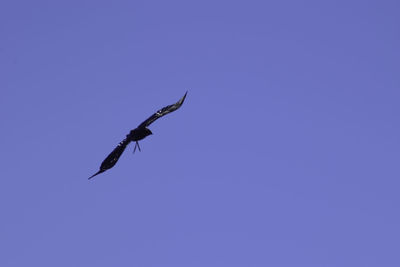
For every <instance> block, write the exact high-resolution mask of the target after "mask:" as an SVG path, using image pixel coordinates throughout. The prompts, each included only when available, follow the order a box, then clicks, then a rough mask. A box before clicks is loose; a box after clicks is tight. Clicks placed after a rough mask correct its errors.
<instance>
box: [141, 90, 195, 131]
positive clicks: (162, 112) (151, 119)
mask: <svg viewBox="0 0 400 267" xmlns="http://www.w3.org/2000/svg"><path fill="white" fill-rule="evenodd" d="M186 94H187V91H186V93H185V95H184V96H183V97H182V98H181V99H179V101H178V102H176V103H175V104H172V105H169V106H166V107H163V108H162V109H160V110H158V111H157V112H156V113H154V114H153V115H151V116H150V117H149V118H148V119H147V120H145V121H144V122H142V123H141V124H140V125H139V126H138V128H142V127H148V126H149V125H150V124H152V123H153V122H154V121H155V120H157V119H159V118H161V117H162V116H165V115H167V114H168V113H171V112H172V111H175V110H177V109H178V108H180V107H181V106H182V104H183V101H185V98H186Z"/></svg>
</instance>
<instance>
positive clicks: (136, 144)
mask: <svg viewBox="0 0 400 267" xmlns="http://www.w3.org/2000/svg"><path fill="white" fill-rule="evenodd" d="M136 147H137V148H138V149H139V152H142V150H140V146H139V142H138V141H136V143H135V148H134V149H133V153H135V151H136Z"/></svg>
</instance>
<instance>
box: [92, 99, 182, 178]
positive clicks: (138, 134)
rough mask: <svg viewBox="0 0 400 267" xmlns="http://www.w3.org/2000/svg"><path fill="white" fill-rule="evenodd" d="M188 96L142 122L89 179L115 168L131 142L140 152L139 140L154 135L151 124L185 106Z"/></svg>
mask: <svg viewBox="0 0 400 267" xmlns="http://www.w3.org/2000/svg"><path fill="white" fill-rule="evenodd" d="M186 94H187V92H186V93H185V95H184V96H183V97H182V98H181V99H179V101H178V102H176V103H175V104H172V105H168V106H166V107H163V108H162V109H160V110H158V111H157V112H156V113H154V114H153V115H151V116H150V117H149V118H148V119H147V120H145V121H144V122H142V123H141V124H140V125H139V126H138V127H137V128H135V129H133V130H131V131H130V132H129V134H127V135H126V138H125V139H124V140H122V141H121V142H120V143H119V144H118V145H117V147H116V148H114V150H113V151H112V152H111V153H110V154H109V155H108V156H107V158H106V159H105V160H104V161H103V162H102V163H101V165H100V170H99V171H98V172H96V173H95V174H93V175H92V176H90V177H89V179H91V178H93V177H95V176H96V175H98V174H100V173H102V172H105V171H106V170H108V169H111V168H112V167H114V165H115V164H116V163H117V161H118V159H119V157H120V156H121V155H122V153H123V152H124V150H125V148H126V147H127V145H128V144H129V143H130V142H135V148H134V149H133V152H135V151H136V147H137V148H138V149H139V151H141V150H140V146H139V140H142V139H144V138H145V137H146V136H148V135H151V134H153V133H152V132H151V131H150V129H149V128H147V127H148V126H149V125H150V124H152V123H153V122H154V121H156V120H157V119H159V118H161V117H162V116H164V115H167V114H168V113H171V112H173V111H175V110H177V109H178V108H180V107H181V106H182V104H183V101H185V98H186Z"/></svg>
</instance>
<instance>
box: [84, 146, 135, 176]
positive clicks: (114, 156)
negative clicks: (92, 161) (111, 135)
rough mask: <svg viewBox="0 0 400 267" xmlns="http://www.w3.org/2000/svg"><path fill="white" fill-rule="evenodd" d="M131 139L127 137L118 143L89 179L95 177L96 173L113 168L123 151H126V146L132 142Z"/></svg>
mask: <svg viewBox="0 0 400 267" xmlns="http://www.w3.org/2000/svg"><path fill="white" fill-rule="evenodd" d="M130 142H131V141H130V140H128V138H125V139H124V140H123V141H122V142H121V143H119V144H118V145H117V147H116V148H114V150H113V151H112V152H111V153H110V154H109V155H108V156H107V158H106V159H105V160H103V162H102V163H101V166H100V170H99V171H98V172H96V173H95V174H93V175H92V176H90V177H89V179H91V178H93V177H95V176H96V175H98V174H100V173H102V172H104V171H106V170H108V169H111V168H112V167H114V165H115V164H116V163H117V161H118V159H119V157H121V155H122V153H123V152H124V150H125V148H126V146H127V145H128V144H129V143H130Z"/></svg>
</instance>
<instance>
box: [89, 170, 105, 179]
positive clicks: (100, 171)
mask: <svg viewBox="0 0 400 267" xmlns="http://www.w3.org/2000/svg"><path fill="white" fill-rule="evenodd" d="M102 172H103V171H102V170H99V171H98V172H96V173H95V174H93V175H92V176H90V177H89V178H88V180H90V179H92V178H93V177H95V176H96V175H98V174H100V173H102Z"/></svg>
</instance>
